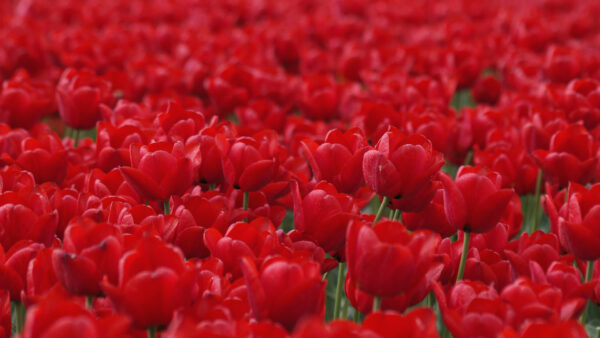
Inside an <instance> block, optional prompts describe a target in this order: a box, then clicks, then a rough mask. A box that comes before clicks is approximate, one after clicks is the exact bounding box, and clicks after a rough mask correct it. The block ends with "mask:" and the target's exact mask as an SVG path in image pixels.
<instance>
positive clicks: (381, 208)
mask: <svg viewBox="0 0 600 338" xmlns="http://www.w3.org/2000/svg"><path fill="white" fill-rule="evenodd" d="M389 201H390V198H389V197H387V196H384V197H383V200H382V201H381V205H380V206H379V210H377V215H375V220H373V225H375V224H377V222H379V220H380V219H381V216H382V214H383V209H385V207H386V205H387V204H388V202H389Z"/></svg>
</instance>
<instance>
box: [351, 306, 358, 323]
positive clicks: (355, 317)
mask: <svg viewBox="0 0 600 338" xmlns="http://www.w3.org/2000/svg"><path fill="white" fill-rule="evenodd" d="M352 318H353V319H354V322H355V323H358V322H360V311H358V309H357V308H354V316H353V317H352Z"/></svg>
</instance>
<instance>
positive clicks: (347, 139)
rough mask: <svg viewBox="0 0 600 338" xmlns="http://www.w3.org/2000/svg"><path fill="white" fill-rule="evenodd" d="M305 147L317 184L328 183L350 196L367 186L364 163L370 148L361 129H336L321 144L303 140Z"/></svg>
mask: <svg viewBox="0 0 600 338" xmlns="http://www.w3.org/2000/svg"><path fill="white" fill-rule="evenodd" d="M302 145H303V146H304V154H305V156H306V157H307V159H308V162H309V163H310V167H311V168H312V171H313V175H314V176H315V178H316V180H317V181H327V182H329V183H331V184H333V185H334V186H335V187H336V188H337V189H338V191H340V192H343V193H346V194H353V193H355V192H356V191H357V190H358V189H359V188H360V187H361V186H362V185H364V178H363V172H362V170H363V169H362V162H363V156H364V154H365V152H366V151H367V149H368V148H367V141H366V138H365V136H364V135H363V133H362V131H361V130H360V129H357V128H354V129H350V130H348V131H346V132H345V133H342V132H341V131H339V130H338V129H333V130H330V131H329V132H328V133H327V136H325V142H324V143H322V144H321V145H317V143H316V142H314V141H313V140H312V139H305V140H303V141H302Z"/></svg>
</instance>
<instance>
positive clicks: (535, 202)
mask: <svg viewBox="0 0 600 338" xmlns="http://www.w3.org/2000/svg"><path fill="white" fill-rule="evenodd" d="M541 191H542V169H538V174H537V180H536V181H535V195H534V198H533V222H531V231H530V234H532V233H533V232H534V231H536V230H537V227H538V224H539V222H540V217H539V213H540V194H541Z"/></svg>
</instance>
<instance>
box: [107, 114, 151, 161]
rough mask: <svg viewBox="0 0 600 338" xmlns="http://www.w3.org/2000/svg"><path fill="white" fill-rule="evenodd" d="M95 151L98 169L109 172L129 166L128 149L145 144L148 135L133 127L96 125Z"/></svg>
mask: <svg viewBox="0 0 600 338" xmlns="http://www.w3.org/2000/svg"><path fill="white" fill-rule="evenodd" d="M97 134H98V138H97V140H96V151H97V158H96V161H97V162H98V168H100V169H102V170H103V171H104V172H109V171H111V170H112V169H114V168H117V167H119V166H130V165H131V160H130V156H129V147H130V145H132V144H146V143H147V142H148V141H149V140H150V137H151V135H150V133H149V132H148V131H146V130H143V129H141V128H140V127H138V126H135V125H123V126H121V127H116V126H114V125H112V124H110V123H106V122H99V123H98V131H97Z"/></svg>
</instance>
